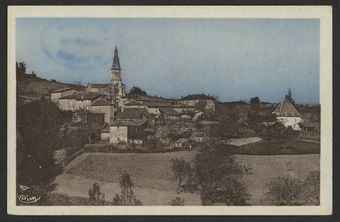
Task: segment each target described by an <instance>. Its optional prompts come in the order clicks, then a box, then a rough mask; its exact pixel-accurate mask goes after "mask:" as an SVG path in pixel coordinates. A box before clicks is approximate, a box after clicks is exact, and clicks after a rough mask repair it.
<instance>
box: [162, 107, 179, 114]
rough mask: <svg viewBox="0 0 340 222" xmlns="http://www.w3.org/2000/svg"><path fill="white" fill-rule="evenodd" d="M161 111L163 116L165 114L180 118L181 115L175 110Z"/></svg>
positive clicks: (164, 109) (163, 109) (166, 109)
mask: <svg viewBox="0 0 340 222" xmlns="http://www.w3.org/2000/svg"><path fill="white" fill-rule="evenodd" d="M159 111H160V112H161V113H162V114H165V115H167V116H178V115H179V113H178V112H176V111H175V110H174V109H173V108H160V109H159Z"/></svg>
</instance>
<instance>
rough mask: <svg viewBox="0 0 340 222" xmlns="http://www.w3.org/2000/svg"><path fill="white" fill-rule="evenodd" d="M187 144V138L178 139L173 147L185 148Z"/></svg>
mask: <svg viewBox="0 0 340 222" xmlns="http://www.w3.org/2000/svg"><path fill="white" fill-rule="evenodd" d="M188 144H189V140H188V139H187V138H180V139H178V140H177V141H176V142H175V144H174V146H175V147H176V148H182V147H185V146H187V145H188Z"/></svg>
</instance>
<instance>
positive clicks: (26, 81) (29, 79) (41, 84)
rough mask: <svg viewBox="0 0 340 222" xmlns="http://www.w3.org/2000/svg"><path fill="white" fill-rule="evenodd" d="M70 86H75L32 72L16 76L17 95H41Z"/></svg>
mask: <svg viewBox="0 0 340 222" xmlns="http://www.w3.org/2000/svg"><path fill="white" fill-rule="evenodd" d="M71 86H73V87H76V85H74V84H68V83H61V82H57V81H54V80H51V81H50V80H47V79H42V78H39V77H37V76H35V75H32V74H24V75H20V76H19V77H18V78H17V90H18V95H19V96H28V97H41V96H43V95H46V94H49V93H50V92H51V91H53V90H56V89H61V88H67V87H71ZM78 87H79V86H78ZM81 87H83V86H81Z"/></svg>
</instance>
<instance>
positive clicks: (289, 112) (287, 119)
mask: <svg viewBox="0 0 340 222" xmlns="http://www.w3.org/2000/svg"><path fill="white" fill-rule="evenodd" d="M273 114H274V115H275V116H276V119H277V121H278V122H281V123H282V124H283V125H284V126H285V127H292V129H293V130H301V128H300V123H303V120H302V118H301V117H302V115H301V114H300V113H299V112H298V111H297V110H296V109H295V107H294V106H293V104H292V103H291V102H289V101H288V100H284V101H283V102H282V103H280V104H279V105H278V106H277V107H276V109H275V110H274V112H273Z"/></svg>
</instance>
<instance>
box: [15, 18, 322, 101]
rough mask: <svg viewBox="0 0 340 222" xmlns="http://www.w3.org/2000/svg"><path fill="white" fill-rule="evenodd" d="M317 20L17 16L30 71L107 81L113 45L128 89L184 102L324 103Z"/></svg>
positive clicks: (19, 50) (21, 52) (20, 48)
mask: <svg viewBox="0 0 340 222" xmlns="http://www.w3.org/2000/svg"><path fill="white" fill-rule="evenodd" d="M319 35H320V33H319V20H316V19H155V18H142V19H132V18H126V19H123V18H121V19H117V18H115V19H99V18H98V19H93V18H91V19H90V18H19V19H17V21H16V59H17V61H25V63H26V64H27V68H28V72H31V71H34V72H35V73H36V74H37V75H38V76H40V77H42V78H46V79H56V80H57V81H60V82H68V83H74V82H75V81H80V82H81V83H82V84H84V85H86V84H87V83H88V82H92V83H105V82H109V80H110V67H111V64H112V56H113V50H114V47H115V45H117V46H118V50H119V57H120V62H121V67H122V78H123V81H124V83H125V84H126V87H127V91H128V90H129V89H130V88H131V87H132V86H139V87H141V88H142V89H144V90H145V91H147V92H148V93H149V94H151V95H159V96H163V97H171V98H179V97H180V96H185V95H187V94H191V93H206V94H210V95H215V96H218V98H219V100H221V101H232V100H239V99H243V100H249V98H250V97H253V96H259V97H260V99H261V100H262V101H269V102H280V101H281V100H282V99H283V98H284V95H285V93H286V91H287V89H288V88H289V87H290V88H292V91H293V97H294V98H295V100H296V102H297V103H319V66H320V63H319V45H320V39H319Z"/></svg>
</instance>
